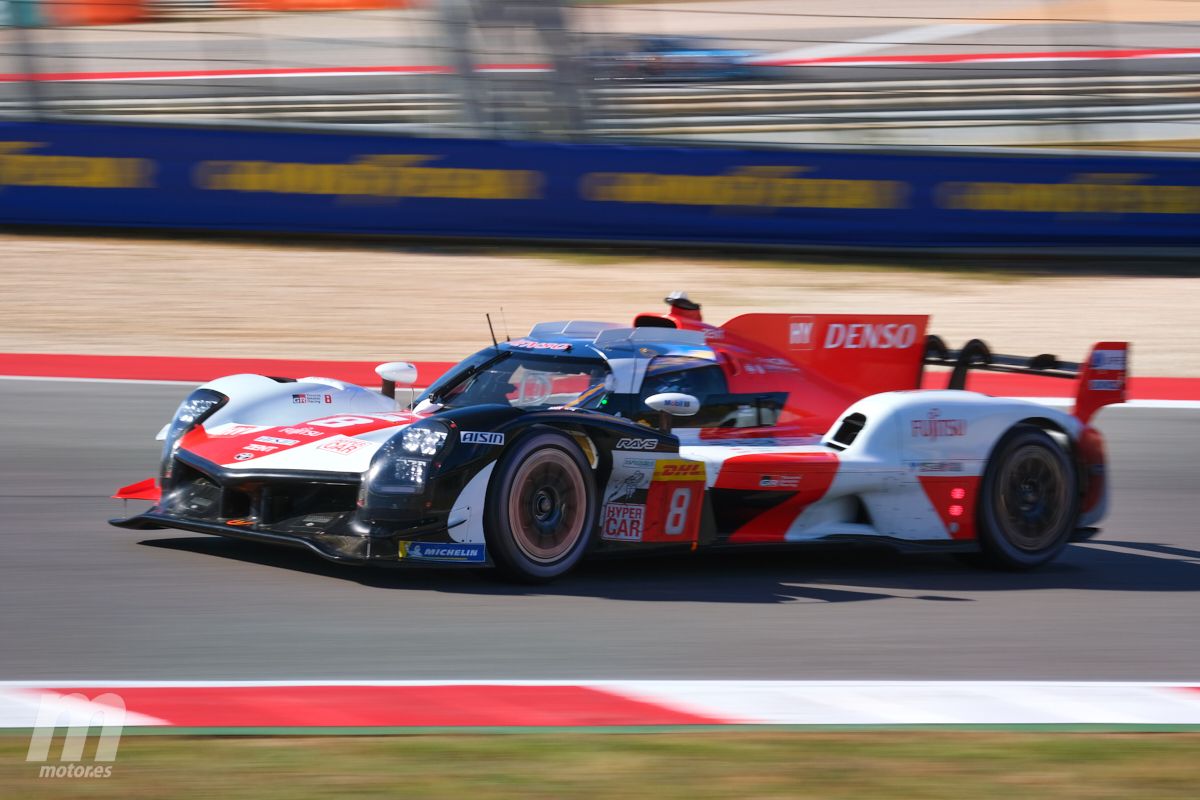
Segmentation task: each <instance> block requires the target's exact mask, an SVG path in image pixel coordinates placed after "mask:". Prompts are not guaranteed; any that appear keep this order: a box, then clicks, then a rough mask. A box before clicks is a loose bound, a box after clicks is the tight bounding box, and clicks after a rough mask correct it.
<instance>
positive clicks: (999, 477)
mask: <svg viewBox="0 0 1200 800" xmlns="http://www.w3.org/2000/svg"><path fill="white" fill-rule="evenodd" d="M1078 487H1079V484H1078V482H1077V480H1076V475H1075V467H1074V465H1073V464H1072V462H1071V459H1070V458H1069V457H1068V455H1067V453H1066V452H1064V450H1063V448H1062V447H1060V446H1059V445H1058V443H1057V442H1055V441H1054V440H1053V439H1052V438H1050V436H1049V435H1047V434H1046V432H1045V431H1043V430H1041V429H1040V428H1036V427H1034V426H1032V425H1017V426H1015V427H1014V428H1012V430H1010V431H1009V432H1008V433H1006V434H1005V435H1004V437H1003V438H1002V439H1001V440H1000V441H999V443H998V444H997V445H996V447H995V449H994V450H993V451H992V455H991V458H989V459H988V465H987V470H986V471H985V472H984V475H983V483H982V485H981V486H980V490H979V501H978V506H977V519H976V523H977V528H978V534H979V546H980V560H981V561H982V562H983V565H984V566H987V567H992V568H995V569H1005V570H1026V569H1033V568H1034V567H1039V566H1041V565H1042V564H1045V563H1047V562H1049V561H1051V560H1053V559H1054V558H1055V557H1056V556H1057V555H1058V554H1059V553H1060V552H1062V549H1063V548H1064V547H1066V545H1067V542H1068V541H1070V538H1071V534H1072V533H1073V532H1074V530H1075V523H1076V522H1077V520H1078V518H1079V488H1078Z"/></svg>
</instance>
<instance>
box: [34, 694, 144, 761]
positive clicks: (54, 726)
mask: <svg viewBox="0 0 1200 800" xmlns="http://www.w3.org/2000/svg"><path fill="white" fill-rule="evenodd" d="M63 726H65V727H66V728H67V735H66V738H64V739H63V746H62V752H61V754H60V757H59V761H60V762H66V763H60V764H58V765H53V764H47V765H44V766H42V767H41V769H40V770H39V773H38V774H39V777H43V778H67V777H71V778H78V777H88V778H107V777H109V776H110V775H112V767H111V766H108V765H107V764H101V765H99V766H93V765H89V766H83V765H80V764H78V763H77V762H79V761H81V760H82V759H83V752H84V747H85V745H86V744H87V740H88V732H89V731H90V730H91V729H92V728H93V727H99V728H100V738H99V741H98V742H97V744H96V755H95V757H94V759H93V760H94V761H98V762H111V761H116V759H117V748H118V747H119V746H120V744H121V731H122V730H123V729H124V726H125V701H124V700H123V699H122V698H121V696H120V695H118V694H114V693H113V692H105V693H103V694H100V695H97V696H96V697H94V698H92V699H90V700H89V699H88V698H87V697H86V696H84V695H83V694H81V693H78V692H76V693H73V694H63V695H60V694H54V693H52V692H43V693H42V696H41V703H40V705H39V706H38V713H37V720H36V721H35V722H34V725H33V736H32V737H31V738H30V740H29V752H28V753H27V754H26V755H25V760H26V761H33V762H44V761H48V760H50V745H51V744H52V742H53V740H54V734H55V732H56V731H57V730H58V729H59V728H60V727H63Z"/></svg>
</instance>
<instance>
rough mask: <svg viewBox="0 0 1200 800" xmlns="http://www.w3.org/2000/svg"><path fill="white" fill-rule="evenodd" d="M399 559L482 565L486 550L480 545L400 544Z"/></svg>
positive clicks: (485, 557) (485, 559)
mask: <svg viewBox="0 0 1200 800" xmlns="http://www.w3.org/2000/svg"><path fill="white" fill-rule="evenodd" d="M400 557H401V558H411V559H413V560H415V561H451V562H467V563H472V564H482V563H484V562H485V561H487V550H486V549H485V548H484V546H483V545H482V544H443V543H440V542H402V543H401V552H400Z"/></svg>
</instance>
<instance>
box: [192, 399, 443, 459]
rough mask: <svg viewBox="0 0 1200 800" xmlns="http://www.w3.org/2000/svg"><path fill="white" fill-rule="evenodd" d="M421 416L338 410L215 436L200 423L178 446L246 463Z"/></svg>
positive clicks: (407, 423) (404, 423)
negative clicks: (250, 447) (310, 418)
mask: <svg viewBox="0 0 1200 800" xmlns="http://www.w3.org/2000/svg"><path fill="white" fill-rule="evenodd" d="M419 419H421V417H420V416H418V415H416V414H408V413H404V412H401V411H397V412H394V413H388V414H339V413H336V412H335V413H331V414H327V415H325V416H324V417H316V418H315V421H313V422H298V423H296V424H295V425H281V426H279V427H277V428H267V429H266V430H260V431H254V432H252V433H243V434H239V435H237V436H212V435H210V434H209V432H208V431H207V430H205V428H204V426H203V425H201V426H199V427H196V428H193V429H192V430H190V431H188V432H187V433H185V434H184V435H183V438H182V439H180V440H179V446H180V448H181V449H183V450H187V451H188V452H190V453H195V454H196V455H198V456H201V457H203V458H206V459H208V460H209V461H211V462H213V463H214V464H231V463H243V464H244V463H246V462H247V461H252V460H254V459H256V458H261V457H263V456H269V455H273V454H275V453H281V452H285V451H288V450H293V449H295V448H297V447H303V446H304V445H306V444H313V443H315V442H322V441H325V440H326V439H329V438H331V437H333V436H358V435H359V434H363V433H370V432H372V431H377V430H382V429H384V428H395V427H399V426H401V425H411V424H412V423H414V422H416V421H417V420H419ZM354 420H358V422H356V423H354V424H346V425H338V426H336V427H330V426H329V425H322V424H321V423H322V422H323V421H332V422H351V421H354ZM297 430H305V431H310V432H313V433H319V434H320V435H319V436H309V435H305V434H303V433H294V432H289V431H297ZM263 438H271V439H284V440H287V441H292V442H295V444H278V443H275V442H260V441H259V440H260V439H263ZM251 444H255V445H259V446H260V447H263V448H268V447H269V448H272V449H270V450H265V451H264V450H248V449H246V448H247V445H251ZM238 454H244V455H243V456H242V458H241V459H240V461H239V460H236V459H235V456H237V455H238Z"/></svg>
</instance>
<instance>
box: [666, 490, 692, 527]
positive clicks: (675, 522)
mask: <svg viewBox="0 0 1200 800" xmlns="http://www.w3.org/2000/svg"><path fill="white" fill-rule="evenodd" d="M691 504H692V490H691V489H690V488H689V487H686V486H680V487H679V488H677V489H676V490H675V491H674V492H672V493H671V502H670V503H669V504H668V505H667V524H666V525H664V526H663V533H665V534H667V535H668V536H678V535H679V534H681V533H683V531H684V530H685V529H686V528H687V518H688V513H687V512H688V507H689V506H690V505H691Z"/></svg>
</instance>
